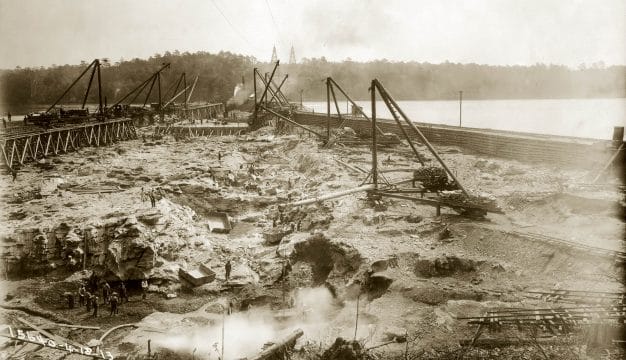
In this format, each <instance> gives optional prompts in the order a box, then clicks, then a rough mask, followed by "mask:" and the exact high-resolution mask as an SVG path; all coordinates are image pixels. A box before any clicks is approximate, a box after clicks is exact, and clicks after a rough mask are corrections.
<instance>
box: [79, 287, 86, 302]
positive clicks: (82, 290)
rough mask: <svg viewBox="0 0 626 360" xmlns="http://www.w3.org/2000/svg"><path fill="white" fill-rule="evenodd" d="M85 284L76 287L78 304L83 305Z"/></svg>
mask: <svg viewBox="0 0 626 360" xmlns="http://www.w3.org/2000/svg"><path fill="white" fill-rule="evenodd" d="M86 291H87V290H85V284H81V285H80V288H78V305H80V306H83V305H85V292H86Z"/></svg>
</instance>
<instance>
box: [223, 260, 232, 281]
mask: <svg viewBox="0 0 626 360" xmlns="http://www.w3.org/2000/svg"><path fill="white" fill-rule="evenodd" d="M231 268H232V265H231V264H230V259H229V260H228V261H226V265H224V270H225V274H226V275H225V277H226V282H228V280H230V270H231Z"/></svg>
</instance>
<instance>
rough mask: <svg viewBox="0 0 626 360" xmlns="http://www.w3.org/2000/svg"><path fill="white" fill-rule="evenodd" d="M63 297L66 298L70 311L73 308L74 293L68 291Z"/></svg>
mask: <svg viewBox="0 0 626 360" xmlns="http://www.w3.org/2000/svg"><path fill="white" fill-rule="evenodd" d="M65 296H66V297H67V307H68V308H70V309H73V308H74V293H72V292H71V291H68V292H66V293H65Z"/></svg>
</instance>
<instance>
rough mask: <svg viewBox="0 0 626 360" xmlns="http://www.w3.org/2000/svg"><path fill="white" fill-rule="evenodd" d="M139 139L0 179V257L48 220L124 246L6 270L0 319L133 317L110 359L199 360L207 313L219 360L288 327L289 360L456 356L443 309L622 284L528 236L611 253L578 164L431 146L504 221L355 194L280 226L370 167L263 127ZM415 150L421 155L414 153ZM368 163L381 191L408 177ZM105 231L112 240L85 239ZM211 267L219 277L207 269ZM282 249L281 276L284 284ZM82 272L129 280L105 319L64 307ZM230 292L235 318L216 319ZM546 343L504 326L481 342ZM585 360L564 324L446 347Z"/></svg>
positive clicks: (610, 227)
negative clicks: (196, 282) (73, 260)
mask: <svg viewBox="0 0 626 360" xmlns="http://www.w3.org/2000/svg"><path fill="white" fill-rule="evenodd" d="M151 130H152V129H151V128H149V127H148V128H143V129H140V132H141V133H144V134H147V136H148V138H147V140H146V141H145V142H144V141H142V140H141V139H140V140H134V141H127V142H120V143H118V144H115V145H114V146H110V147H104V148H87V149H81V150H80V151H78V152H76V153H70V154H66V155H63V156H60V157H56V158H53V159H48V160H46V162H44V163H41V164H34V165H29V166H27V167H26V168H25V169H23V170H22V171H20V173H19V175H18V178H17V181H15V182H11V181H10V180H11V178H10V175H3V178H2V180H3V181H2V184H1V185H0V193H1V194H3V197H4V201H3V202H2V205H1V208H0V209H1V210H0V211H1V213H0V219H1V220H0V221H1V222H2V230H1V231H2V234H1V235H2V236H3V237H4V239H5V241H4V242H3V246H4V248H5V251H6V249H7V247H10V246H15V243H14V242H7V240H6V239H15V238H19V237H17V235H15V234H22V235H21V236H26V235H24V234H25V232H26V233H27V232H29V231H30V232H41V233H46V232H50V231H51V229H56V230H55V231H60V230H59V229H65V230H64V231H62V232H63V233H64V234H65V235H63V236H66V237H69V236H70V235H67V234H78V235H80V236H82V235H84V234H85V233H86V232H89V231H90V230H85V229H94V230H93V234H95V235H94V236H100V237H101V240H102V241H111V244H119V243H120V242H122V244H121V245H119V246H121V249H122V250H120V251H119V252H118V253H116V252H114V251H110V252H106V253H104V254H103V255H102V256H101V257H100V258H98V259H92V261H90V263H89V264H88V265H85V267H86V270H84V271H80V269H81V267H82V264H80V263H79V264H78V265H73V267H72V265H71V264H69V263H68V259H67V258H63V257H61V258H57V259H52V258H54V255H53V252H54V251H53V250H52V249H48V255H47V257H48V258H50V260H49V261H45V262H43V263H41V264H39V263H37V264H36V265H37V266H35V264H34V263H32V264H29V263H26V265H24V264H23V266H26V268H29V269H30V267H28V265H33V266H32V269H31V270H32V272H31V273H28V276H22V277H21V278H20V276H16V275H15V274H9V275H10V276H9V279H8V280H3V281H2V283H1V285H0V288H1V293H0V298H1V299H2V304H3V307H4V309H3V310H2V314H3V317H4V323H6V324H11V325H13V326H14V327H23V326H22V324H20V322H19V321H18V320H17V317H22V318H27V319H30V321H31V322H34V323H36V324H45V323H48V322H50V321H52V322H67V323H71V324H80V325H91V326H98V327H100V328H101V329H100V330H91V329H78V330H72V329H68V328H57V329H53V330H51V331H53V332H54V334H57V335H61V336H64V337H67V338H69V339H71V340H74V341H77V342H79V343H82V344H86V343H88V342H89V341H90V340H93V339H97V338H99V337H100V336H102V334H103V333H104V332H105V331H106V330H107V329H110V328H112V327H114V326H117V325H121V324H130V323H132V324H135V326H134V327H126V328H122V329H120V330H117V331H115V332H114V333H112V334H111V335H110V336H108V337H107V338H106V339H105V340H104V342H103V344H102V346H101V348H102V349H105V350H107V351H110V352H111V353H112V354H113V355H115V356H116V358H137V357H139V356H144V355H145V354H147V353H148V340H150V341H151V346H150V351H151V353H152V354H155V353H157V354H161V355H160V356H161V357H160V358H192V357H194V358H197V359H209V358H210V359H217V358H218V356H219V352H221V335H222V323H223V322H224V326H223V329H224V337H225V341H224V352H225V358H227V359H235V358H241V357H245V356H251V355H253V354H255V353H257V352H258V351H260V349H261V348H262V347H263V345H264V344H265V343H267V342H269V341H272V340H275V339H277V338H281V337H284V336H285V335H287V334H289V333H291V332H292V331H293V330H294V329H296V328H301V329H303V330H304V335H303V337H302V338H300V339H299V340H298V342H297V344H296V346H295V348H294V350H293V354H292V355H293V357H294V358H301V359H307V358H319V357H318V356H321V355H322V354H323V353H324V350H326V349H328V348H329V347H331V345H333V344H334V343H335V341H336V339H337V338H338V337H343V338H344V339H347V340H352V339H354V338H356V339H357V340H359V346H361V348H360V350H358V351H357V350H354V349H353V351H352V353H351V354H357V353H358V354H361V355H362V356H363V357H364V358H365V357H372V358H394V357H397V358H405V354H406V358H456V357H457V356H458V354H459V352H460V351H461V350H460V345H459V341H460V340H466V339H471V338H472V336H473V335H474V333H475V331H476V326H474V325H469V324H467V321H464V320H458V319H456V318H457V317H463V316H466V317H467V316H480V315H482V314H483V313H485V311H487V310H490V309H497V308H512V307H517V308H533V307H536V308H546V307H550V306H553V305H554V304H551V303H546V302H544V301H543V300H540V299H537V298H535V297H533V296H530V295H529V294H528V293H527V291H530V290H546V291H547V290H550V289H558V288H560V289H577V290H594V291H623V290H624V288H623V283H622V280H623V268H622V266H621V264H616V262H615V261H614V259H613V258H611V257H608V256H605V255H598V254H594V253H591V252H589V251H584V250H580V249H577V248H575V247H570V246H566V245H561V244H556V243H553V242H545V241H541V239H538V238H537V237H536V236H533V234H541V235H543V236H550V237H555V238H558V239H562V240H567V241H570V242H573V243H579V244H585V245H591V246H597V247H602V248H605V249H612V250H622V249H623V248H624V247H623V245H624V244H623V239H624V218H623V212H622V210H620V207H619V200H620V194H618V193H617V192H616V190H615V189H613V188H611V187H592V188H589V187H584V188H583V187H580V186H579V185H577V184H579V183H581V182H584V179H585V176H586V175H587V172H588V169H575V168H567V169H565V168H563V169H560V168H558V167H556V166H555V165H551V164H524V163H521V162H517V161H512V160H503V159H497V158H488V157H484V156H477V155H474V154H466V153H463V151H462V150H461V149H458V148H454V147H438V150H439V151H440V153H441V155H442V157H443V159H444V160H445V161H446V162H447V163H448V165H449V166H450V168H452V169H453V171H454V172H455V173H456V176H457V178H459V179H460V180H461V182H462V183H463V185H464V186H465V187H466V188H468V189H471V190H472V191H474V192H478V193H481V192H482V193H489V194H492V195H494V196H495V197H496V198H497V202H498V204H499V205H500V207H501V208H502V209H503V210H504V214H489V215H487V217H486V218H484V219H471V218H467V217H463V216H461V215H459V214H457V213H456V212H455V211H453V210H452V209H447V208H443V209H442V213H441V216H435V209H434V208H433V207H430V206H426V205H420V204H417V203H412V202H409V201H405V200H397V199H384V200H383V202H382V204H373V203H372V202H370V201H369V200H368V199H367V197H366V195H365V193H356V194H351V195H348V196H345V197H341V198H337V199H333V200H330V201H325V202H323V203H318V204H313V205H308V206H305V207H299V208H290V207H287V208H286V209H285V210H284V211H283V215H282V220H281V213H280V211H279V206H278V204H285V203H288V202H290V201H295V200H300V199H306V198H309V197H313V196H318V195H322V194H326V193H330V192H335V191H341V190H347V189H350V188H354V187H357V186H359V185H361V183H362V182H363V180H364V179H365V176H366V174H365V173H362V172H360V171H355V168H357V169H363V170H365V171H367V170H369V168H370V166H369V164H370V154H369V148H368V147H367V146H365V145H363V146H351V147H346V146H341V145H336V146H334V147H333V148H331V149H325V148H323V147H322V146H320V145H319V143H318V142H317V141H316V140H315V139H314V138H312V137H310V136H308V135H305V134H298V133H291V134H274V132H273V131H272V129H271V128H262V129H260V130H257V131H255V132H252V133H249V134H247V135H242V136H238V137H235V136H228V137H211V138H205V137H202V138H192V139H184V140H175V139H173V138H171V137H168V136H166V137H165V138H162V139H151V138H150V134H151ZM419 150H420V151H421V152H422V153H423V154H427V151H426V148H425V147H419ZM426 156H427V157H430V158H431V160H432V156H429V155H426ZM335 160H340V161H343V162H345V163H347V164H349V165H350V166H351V168H348V167H346V166H344V165H342V164H340V163H339V162H337V161H335ZM379 160H380V168H381V170H383V171H386V170H394V169H407V168H416V167H417V166H419V165H418V163H417V161H416V159H415V158H414V156H413V155H412V153H411V150H410V148H409V147H408V146H407V145H406V144H404V145H400V146H393V147H387V148H384V149H381V152H380V153H379ZM251 164H253V169H250V165H251ZM384 174H385V176H386V177H387V179H388V180H389V181H390V182H393V181H395V180H401V179H405V178H407V177H409V174H410V173H408V172H402V171H398V172H394V171H390V172H384ZM153 189H154V190H155V194H156V195H155V197H156V206H155V207H154V208H152V207H151V204H150V201H149V200H148V199H147V197H145V196H142V190H143V191H150V190H153ZM98 191H100V193H98ZM216 211H219V212H225V213H227V214H228V215H229V216H230V218H231V220H232V223H233V230H232V231H231V232H230V233H228V234H220V233H214V232H211V231H210V229H209V227H208V226H207V224H208V223H209V221H210V219H211V216H212V214H213V213H214V212H216ZM103 228H106V229H109V228H110V229H113V230H111V231H113V232H116V233H115V234H118V233H120V234H122V235H119V237H116V236H118V235H107V234H108V233H106V231H105V232H104V233H102V231H100V232H98V229H103ZM279 230H280V231H282V232H284V233H286V235H285V236H284V238H283V239H282V241H281V242H280V243H279V244H268V243H266V241H265V238H264V236H263V234H264V233H270V232H272V231H273V232H278V231H279ZM98 234H99V235H98ZM78 235H72V236H78ZM68 239H69V238H68ZM112 239H117V240H112ZM70 240H71V239H70ZM70 240H67V241H70ZM125 241H128V242H133V244H134V245H133V246H135V245H136V246H137V247H141V248H142V249H146V248H148V249H149V253H150V259H148V260H146V259H145V258H142V259H141V260H137V262H142V264H141V266H140V265H138V264H135V266H134V267H132V266H127V265H126V264H125V262H127V260H128V259H131V258H132V259H134V258H133V257H131V255H129V254H130V253H132V252H133V251H134V250H133V249H132V248H125V247H124V246H126V245H124V243H123V242H125ZM109 246H112V245H109ZM115 246H118V245H115ZM116 254H117V255H116ZM142 254H143V253H142ZM31 255H32V254H31ZM228 259H230V260H231V262H232V264H233V271H232V276H231V281H230V282H226V281H225V279H224V263H225V262H226V261H227V260H228ZM286 259H289V260H290V263H291V264H292V267H293V269H292V271H291V273H290V274H289V275H287V276H282V272H283V267H284V262H285V260H286ZM39 260H40V259H39ZM128 261H129V260H128ZM200 264H205V266H207V267H209V268H211V269H212V270H213V271H214V272H215V273H216V279H215V281H213V282H211V283H208V284H206V285H202V286H199V287H192V286H189V284H187V283H185V282H181V280H180V279H179V277H178V269H179V268H183V269H194V268H196V267H197V266H198V265H200ZM5 270H6V268H5ZM91 271H96V272H97V273H99V274H101V278H103V279H106V280H107V281H109V282H110V283H111V284H112V286H113V288H114V289H117V288H118V286H119V284H120V283H121V280H126V281H127V284H128V286H129V292H130V301H129V302H127V303H126V302H124V303H123V304H121V305H120V309H119V314H118V315H113V316H110V315H109V308H108V306H105V305H102V306H101V307H100V309H99V312H100V314H99V316H98V317H93V316H92V314H91V313H88V312H87V311H86V309H85V308H84V307H82V308H77V309H68V308H67V303H66V301H65V300H62V298H61V296H62V295H63V294H64V293H65V292H66V291H73V292H75V291H77V289H78V286H79V283H80V281H81V280H84V279H85V278H87V277H88V276H89V275H90V274H91ZM143 277H146V278H148V279H149V285H150V286H149V291H148V293H147V298H146V299H142V297H141V295H140V292H141V290H140V286H139V281H140V280H139V279H141V278H143ZM229 302H230V303H231V304H232V305H231V306H232V309H233V314H232V315H229V316H227V317H225V319H224V317H223V315H222V313H223V308H224V307H226V308H227V307H228V303H229ZM357 309H358V321H357V319H356V314H357ZM355 325H356V326H355ZM355 327H356V329H355ZM544 335H545V334H536V333H535V334H530V335H529V334H528V332H524V331H520V332H518V333H514V334H511V333H509V332H507V331H506V330H503V331H502V332H500V333H491V332H489V333H487V334H486V335H484V336H485V337H487V338H499V337H504V338H507V337H511V336H517V337H520V336H521V337H528V336H534V337H535V338H536V337H537V336H544ZM394 339H395V340H396V341H394ZM406 339H408V342H407V341H405V340H406ZM385 343H388V344H387V345H383V346H380V347H379V345H382V344H385ZM33 350H37V351H35V352H32V351H33ZM0 351H2V352H4V353H6V354H14V355H15V356H16V358H20V356H21V358H27V359H35V358H40V359H58V358H63V357H64V356H65V357H64V358H65V359H74V358H75V359H78V358H81V356H80V355H76V354H72V355H69V356H68V355H67V354H66V353H64V352H62V351H59V350H51V349H48V348H40V349H38V348H37V346H36V345H27V346H24V347H21V345H19V346H17V347H16V346H13V345H10V344H8V343H5V345H4V347H3V348H2V349H1V350H0ZM601 351H602V349H595V348H592V347H589V346H587V342H586V341H585V337H584V334H582V333H574V334H572V335H568V336H562V337H560V338H559V341H557V342H556V344H552V345H544V346H543V347H542V346H541V345H538V346H535V345H524V346H514V347H502V348H495V349H472V350H467V351H465V353H464V356H465V358H485V357H491V358H529V359H531V358H542V357H545V356H547V357H548V358H599V357H600V356H601ZM325 356H326V358H333V357H332V356H331V355H330V354H329V353H328V352H327V353H326V355H325ZM334 358H341V357H337V356H335V357H334Z"/></svg>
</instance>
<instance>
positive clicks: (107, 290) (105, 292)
mask: <svg viewBox="0 0 626 360" xmlns="http://www.w3.org/2000/svg"><path fill="white" fill-rule="evenodd" d="M110 294H111V286H110V285H109V283H108V282H106V281H105V282H104V285H102V304H107V303H108V302H109V296H110Z"/></svg>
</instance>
